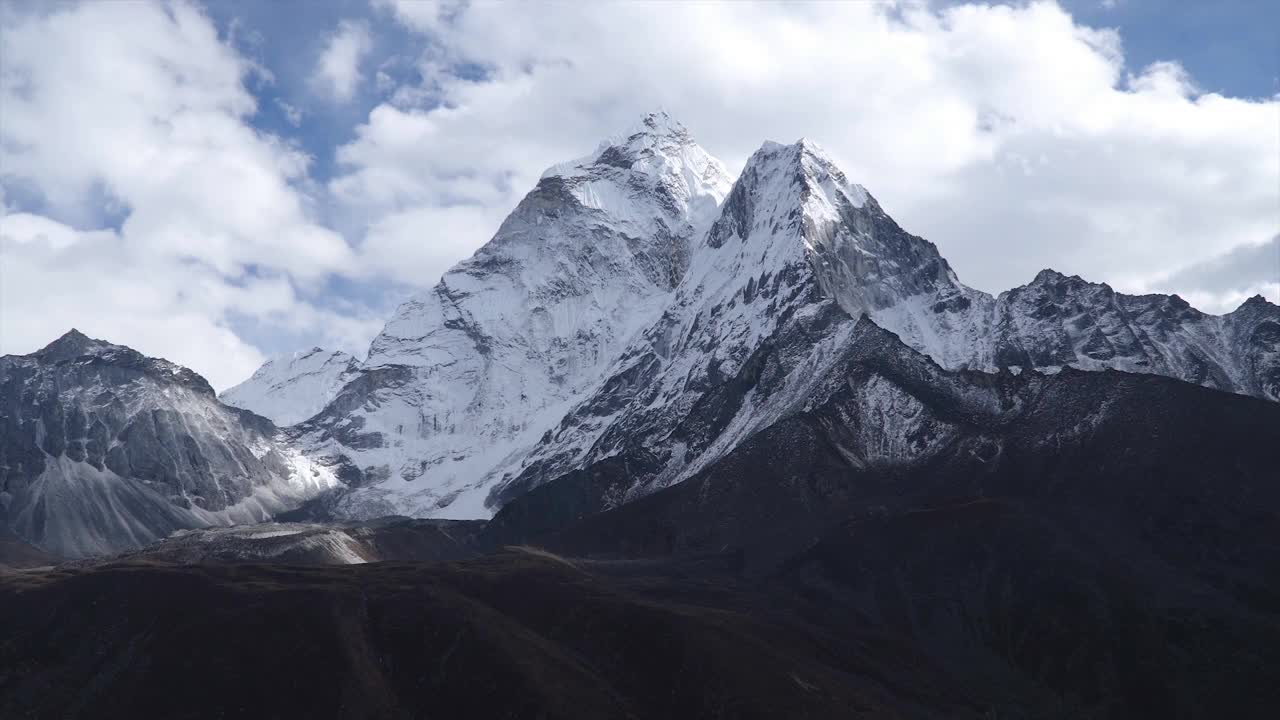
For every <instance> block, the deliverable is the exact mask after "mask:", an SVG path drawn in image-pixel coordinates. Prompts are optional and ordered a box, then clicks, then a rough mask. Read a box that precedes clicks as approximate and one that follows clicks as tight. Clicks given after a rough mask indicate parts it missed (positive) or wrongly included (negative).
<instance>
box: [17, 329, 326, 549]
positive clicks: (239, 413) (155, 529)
mask: <svg viewBox="0 0 1280 720" xmlns="http://www.w3.org/2000/svg"><path fill="white" fill-rule="evenodd" d="M336 484H337V479H336V478H335V477H334V475H333V473H332V472H331V471H330V470H328V469H327V468H324V467H321V466H318V465H315V464H313V463H311V462H310V461H309V460H307V459H306V458H305V457H303V456H302V455H301V454H300V453H298V452H297V451H296V450H295V449H293V448H291V447H290V446H288V445H286V444H284V443H283V442H281V440H280V439H279V438H278V437H277V431H276V429H275V427H274V426H273V425H272V424H271V423H270V422H269V421H268V420H266V419H265V418H261V417H258V416H256V415H253V414H252V413H249V412H246V411H243V410H238V409H234V408H229V407H226V406H224V405H222V404H221V403H219V402H218V400H217V398H215V397H214V394H213V390H212V388H210V387H209V385H208V383H207V382H205V380H204V379H203V378H201V377H200V376H199V375H196V374H195V373H193V372H191V371H190V370H187V369H186V368H182V367H180V366H177V365H174V364H173V363H170V362H167V361H165V360H158V359H154V358H147V357H144V356H143V355H141V354H140V353H137V352H135V351H133V350H130V349H129V348H126V347H121V346H118V345H112V344H110V343H105V342H102V341H99V340H91V339H89V338H87V337H85V336H83V335H81V334H80V333H77V332H75V331H72V332H70V333H68V334H67V335H65V336H63V337H62V338H60V339H59V340H57V341H55V342H54V343H53V344H51V345H49V346H48V347H46V348H45V349H43V350H41V351H39V352H36V353H34V354H32V355H26V356H5V357H3V358H0V525H5V526H7V527H8V529H9V530H10V531H11V532H13V533H14V534H16V535H18V536H19V537H21V538H23V539H25V540H27V541H28V542H31V543H32V544H34V545H36V546H38V547H41V548H43V549H45V550H48V551H50V552H52V553H55V554H58V555H62V556H67V557H78V556H84V555H93V554H100V553H109V552H118V551H122V550H128V549H131V548H135V547H139V546H141V545H143V544H146V543H148V542H151V541H153V540H156V539H158V538H162V537H165V536H167V535H168V534H169V533H171V532H173V531H174V530H177V529H182V528H195V527H205V526H209V525H225V524H235V523H249V522H259V521H262V520H265V519H268V518H270V517H271V516H272V515H273V514H274V513H276V512H279V511H282V510H287V509H291V508H293V507H296V506H297V505H299V504H301V503H302V502H303V501H305V500H307V499H309V498H311V497H313V496H315V495H317V494H319V493H321V492H323V491H325V490H328V489H330V488H332V487H334V486H335V485H336Z"/></svg>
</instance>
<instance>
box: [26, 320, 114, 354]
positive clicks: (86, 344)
mask: <svg viewBox="0 0 1280 720" xmlns="http://www.w3.org/2000/svg"><path fill="white" fill-rule="evenodd" d="M113 347H116V346H115V345H112V344H111V343H109V342H106V341H104V340H95V339H94V338H91V337H89V336H88V335H85V334H84V333H82V332H80V331H79V330H77V329H75V328H71V329H70V330H68V331H67V332H66V333H63V335H62V337H60V338H58V339H57V340H54V341H53V342H51V343H49V344H48V345H46V346H44V347H43V348H41V349H40V350H38V351H36V355H39V356H40V357H43V358H47V359H49V360H54V361H57V360H69V359H71V358H74V357H79V356H81V355H87V354H89V353H91V352H94V351H97V350H104V349H108V348H113Z"/></svg>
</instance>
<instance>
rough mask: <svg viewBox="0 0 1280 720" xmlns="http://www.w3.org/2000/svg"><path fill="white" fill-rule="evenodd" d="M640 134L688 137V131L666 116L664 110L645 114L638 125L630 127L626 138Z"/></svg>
mask: <svg viewBox="0 0 1280 720" xmlns="http://www.w3.org/2000/svg"><path fill="white" fill-rule="evenodd" d="M640 133H647V134H653V135H667V136H673V137H687V136H688V135H689V131H688V130H686V129H685V126H684V125H682V124H681V123H680V121H679V120H676V119H675V118H673V117H671V116H670V115H668V114H667V111H666V110H655V111H654V112H651V113H646V114H645V116H644V117H643V118H641V120H640V123H639V124H638V125H635V126H633V127H632V130H631V132H630V133H628V136H630V135H637V134H640Z"/></svg>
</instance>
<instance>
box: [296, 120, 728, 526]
mask: <svg viewBox="0 0 1280 720" xmlns="http://www.w3.org/2000/svg"><path fill="white" fill-rule="evenodd" d="M729 187H730V177H729V175H728V173H727V172H726V171H725V169H724V167H723V166H722V165H721V164H720V163H719V162H718V161H716V160H715V159H714V158H712V157H710V156H709V155H708V154H707V153H706V152H705V151H703V150H702V149H701V148H700V147H698V146H697V145H696V144H695V143H694V142H693V140H692V139H691V138H690V137H689V134H688V132H687V131H685V129H684V128H683V127H681V126H680V125H679V124H678V123H676V122H674V121H673V120H671V119H670V118H669V117H667V116H666V115H664V114H660V113H659V114H654V115H650V116H648V117H646V118H645V119H644V121H643V122H642V123H641V124H640V125H639V126H638V127H637V128H635V129H634V131H632V132H630V133H627V134H625V135H623V136H620V137H618V138H615V139H613V140H610V141H607V142H606V143H604V144H602V145H601V146H600V147H599V148H598V149H597V150H596V151H595V152H594V153H593V154H591V155H589V156H587V157H586V158H583V159H581V160H578V161H576V162H573V163H567V164H564V165H559V166H556V167H553V168H551V169H550V170H548V171H547V172H546V174H544V175H543V177H542V179H541V180H540V181H539V183H538V185H537V187H536V188H534V190H533V191H532V192H530V193H529V195H527V196H526V197H525V198H524V199H523V200H522V201H521V203H520V204H519V206H518V207H517V208H516V209H515V211H514V212H513V213H512V214H511V215H510V216H509V217H508V218H507V219H506V221H505V222H503V224H502V226H501V227H500V228H499V230H498V232H497V234H496V235H495V236H494V238H493V239H492V240H491V241H490V242H489V243H488V244H487V245H485V246H484V247H483V248H481V249H480V250H479V251H478V252H477V253H476V254H475V255H474V256H473V257H472V258H470V259H468V260H466V261H464V262H462V263H460V264H458V265H457V266H456V267H454V268H453V269H451V270H450V271H449V272H447V273H446V274H445V275H444V277H443V278H442V279H441V281H440V282H439V283H438V284H437V285H436V286H435V287H434V288H432V289H431V290H430V291H428V292H426V293H423V294H422V295H419V296H417V297H415V298H413V299H411V300H410V301H408V302H406V303H405V304H404V305H402V306H401V307H400V308H399V310H398V311H397V312H396V314H395V316H394V317H392V318H391V320H390V321H388V323H387V325H386V327H385V329H384V330H383V332H382V333H381V334H380V335H379V336H378V337H377V338H376V339H375V340H374V342H373V344H372V346H371V347H370V351H369V357H368V359H367V361H366V362H365V364H364V367H363V369H362V370H361V373H360V374H359V375H358V376H357V377H356V378H355V379H354V380H353V381H352V382H350V383H349V384H348V385H347V386H346V387H345V388H344V389H343V391H342V392H340V393H339V394H338V395H337V397H335V398H334V400H333V401H332V402H331V403H330V404H329V406H328V407H327V408H326V409H325V410H324V411H323V412H321V413H320V414H319V415H318V416H317V417H315V418H313V419H312V420H311V421H309V422H307V423H305V424H304V425H302V426H299V428H298V431H299V433H300V437H301V439H302V442H303V443H304V444H305V445H306V446H307V447H308V448H310V449H312V450H313V451H314V452H316V453H318V454H320V455H322V456H324V457H327V458H330V459H332V460H333V461H335V462H336V463H338V464H339V465H340V466H341V467H342V469H343V474H344V477H345V478H348V479H349V480H350V481H351V482H352V484H353V485H357V486H359V487H357V488H356V489H355V490H353V491H352V492H350V493H348V494H347V495H346V496H345V497H344V498H342V499H341V500H340V501H339V502H338V504H337V506H336V507H335V512H336V513H338V514H339V515H343V516H346V517H356V518H358V517H371V516H377V515H383V514H387V513H390V512H398V513H404V514H412V515H417V516H444V517H481V516H487V515H488V514H489V511H488V510H487V509H486V508H485V506H484V503H483V500H484V497H485V495H486V493H487V490H488V488H489V486H491V485H492V483H493V482H494V481H496V480H497V479H498V477H500V475H499V473H500V472H501V469H502V467H503V465H504V462H508V463H509V462H512V461H513V460H511V458H514V459H516V460H518V459H519V458H520V457H523V454H524V453H525V452H527V450H528V449H529V448H530V447H531V446H532V445H533V444H535V443H536V442H537V441H538V440H539V438H540V437H541V436H542V435H543V434H544V433H545V432H546V431H547V430H548V429H549V428H551V427H553V426H554V425H555V423H556V422H558V421H559V420H560V419H561V418H562V417H563V416H564V414H565V412H566V411H567V410H568V409H569V408H570V407H571V406H572V405H573V403H574V402H575V401H576V400H577V399H578V398H579V397H580V396H581V394H582V393H583V392H585V391H586V390H589V389H591V388H594V387H595V386H596V385H598V384H599V382H600V380H601V377H602V374H603V373H604V372H605V371H606V370H607V369H608V367H609V364H610V363H611V362H613V361H614V360H615V359H616V358H617V356H618V353H619V352H620V351H621V350H622V349H623V348H624V347H625V346H626V344H627V343H628V342H629V341H630V340H631V339H632V337H633V336H634V335H635V333H636V332H637V331H638V330H641V329H643V328H645V327H647V326H649V325H651V324H652V322H653V320H654V319H655V318H656V317H657V316H658V315H659V314H660V313H661V311H662V308H664V307H665V306H666V305H667V303H668V302H669V300H670V296H671V293H672V291H673V289H674V288H675V286H676V285H677V284H678V283H679V282H680V281H681V279H682V278H683V277H684V275H685V273H686V270H687V267H688V261H689V248H690V243H691V242H692V240H693V239H694V238H698V237H701V236H702V235H703V234H704V232H705V230H706V226H707V225H708V224H709V223H710V221H711V220H713V219H714V217H715V216H716V213H717V208H718V206H719V204H720V202H721V200H722V199H723V197H724V195H725V193H726V192H727V191H728V189H729Z"/></svg>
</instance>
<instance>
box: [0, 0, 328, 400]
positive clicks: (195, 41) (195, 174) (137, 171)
mask: <svg viewBox="0 0 1280 720" xmlns="http://www.w3.org/2000/svg"><path fill="white" fill-rule="evenodd" d="M45 10H47V9H45ZM6 12H7V13H8V14H7V15H6V16H5V22H4V23H3V24H2V25H0V48H2V49H3V58H2V60H3V62H0V68H2V69H0V107H3V122H2V123H0V168H3V175H2V176H0V181H2V182H3V184H4V185H6V186H10V187H11V188H13V187H18V188H22V189H23V190H24V191H33V192H34V194H35V195H36V196H38V198H39V200H40V201H41V202H40V203H39V204H41V205H42V206H43V209H42V210H40V212H41V213H42V214H41V215H35V214H30V213H18V212H14V211H12V209H11V208H7V209H6V210H5V213H6V214H5V215H4V217H2V218H0V234H2V235H3V245H2V246H0V253H2V256H3V263H2V264H3V288H0V291H2V292H3V295H2V296H0V298H2V305H0V309H2V310H3V317H2V319H0V352H6V353H8V352H29V351H31V350H34V349H36V348H38V347H40V346H42V345H44V344H45V343H47V342H49V341H50V340H52V339H53V337H55V336H56V335H58V334H59V333H61V332H63V331H65V330H66V329H67V328H68V327H71V326H76V327H79V328H80V329H81V330H83V331H85V332H87V333H90V334H96V335H98V336H100V337H102V338H103V339H107V340H111V341H113V342H119V343H125V344H128V345H132V346H135V347H137V348H138V349H139V350H142V351H143V352H147V353H151V354H156V355H161V356H164V357H167V358H170V359H173V360H175V361H179V362H183V363H185V364H188V365H190V366H191V367H193V368H194V369H196V370H197V371H199V372H201V373H203V374H205V375H207V376H208V377H209V379H210V381H211V382H213V384H214V385H215V387H220V386H223V385H226V384H228V383H231V382H235V381H238V380H240V379H243V377H244V376H245V375H246V374H247V372H248V371H250V370H252V367H253V366H254V365H255V364H256V363H258V362H259V361H260V360H261V359H262V354H261V352H260V351H259V350H258V349H257V348H255V347H253V346H252V345H250V344H249V343H247V342H245V341H244V340H243V339H242V338H240V337H238V336H237V335H236V334H235V332H233V331H232V329H231V323H230V317H231V316H232V314H233V313H234V314H240V315H243V316H247V317H252V318H254V319H255V320H257V321H260V322H263V323H267V324H270V325H273V326H282V327H296V326H297V325H299V324H300V323H301V324H304V325H309V326H310V327H311V329H312V332H314V333H315V334H316V335H317V336H320V337H324V336H327V334H329V333H331V332H336V331H331V330H330V328H331V327H338V326H341V325H342V321H335V318H333V317H327V316H326V314H325V313H324V312H322V311H320V310H318V309H317V308H315V307H312V306H311V305H309V304H308V303H307V302H306V301H305V300H304V299H303V297H304V295H305V293H306V292H309V291H313V290H317V289H319V288H320V287H321V285H322V283H323V281H324V279H325V277H327V276H328V275H329V274H330V273H332V272H333V271H335V270H340V269H344V268H346V267H349V266H350V263H351V261H352V253H351V250H350V248H349V247H348V246H347V244H346V243H345V241H344V240H343V239H342V238H341V237H340V236H339V235H337V234H336V233H334V232H332V231H331V230H328V229H326V228H324V227H322V226H320V225H318V224H316V223H315V222H313V221H312V220H311V219H310V217H309V208H310V206H311V205H312V204H313V203H314V199H313V198H311V197H309V196H308V194H307V193H306V192H304V191H303V189H302V188H304V187H306V185H307V182H308V181H307V167H308V163H309V158H308V157H307V156H305V155H304V154H303V153H301V152H300V151H299V150H297V149H296V148H295V147H294V146H292V145H289V144H287V143H285V142H284V141H282V140H281V139H279V138H276V137H274V136H270V135H265V134H262V133H260V132H258V131H256V130H254V129H253V128H252V127H251V126H250V125H249V124H248V120H249V118H250V117H251V116H252V114H253V113H254V112H255V111H256V103H255V99H254V97H253V96H252V95H251V94H250V93H249V92H248V91H247V90H246V89H245V86H244V80H245V77H246V76H247V75H248V74H249V73H251V72H254V70H253V68H252V66H251V65H250V64H249V63H247V62H246V61H244V60H243V59H242V58H241V57H239V56H238V55H237V54H236V52H235V51H234V50H232V49H231V48H230V47H228V46H227V45H225V44H224V43H222V42H221V41H219V39H218V36H217V33H216V31H215V29H214V27H213V25H212V23H211V22H210V21H209V19H208V18H207V17H206V16H205V15H203V14H202V13H201V12H200V11H199V10H198V9H197V8H195V7H194V6H191V5H188V4H186V3H172V4H167V5H164V6H160V5H154V4H145V3H86V4H82V5H79V6H75V7H67V6H57V7H56V9H54V10H52V11H46V12H29V13H25V14H20V13H17V12H14V11H12V9H8V10H7V11H6ZM55 50H56V51H55ZM6 196H7V197H9V199H10V202H9V205H10V206H15V205H16V203H15V202H13V201H12V198H13V197H14V196H13V195H12V194H7V195H6ZM17 206H18V207H22V205H17ZM27 206H28V209H29V208H30V204H29V203H28V205H27ZM117 223H118V226H119V229H118V230H116V229H113V228H114V226H115V225H116V224H117ZM295 285H296V286H297V287H298V288H299V289H301V290H302V291H303V293H302V294H299V293H298V292H297V291H295V289H294V287H295Z"/></svg>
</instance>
